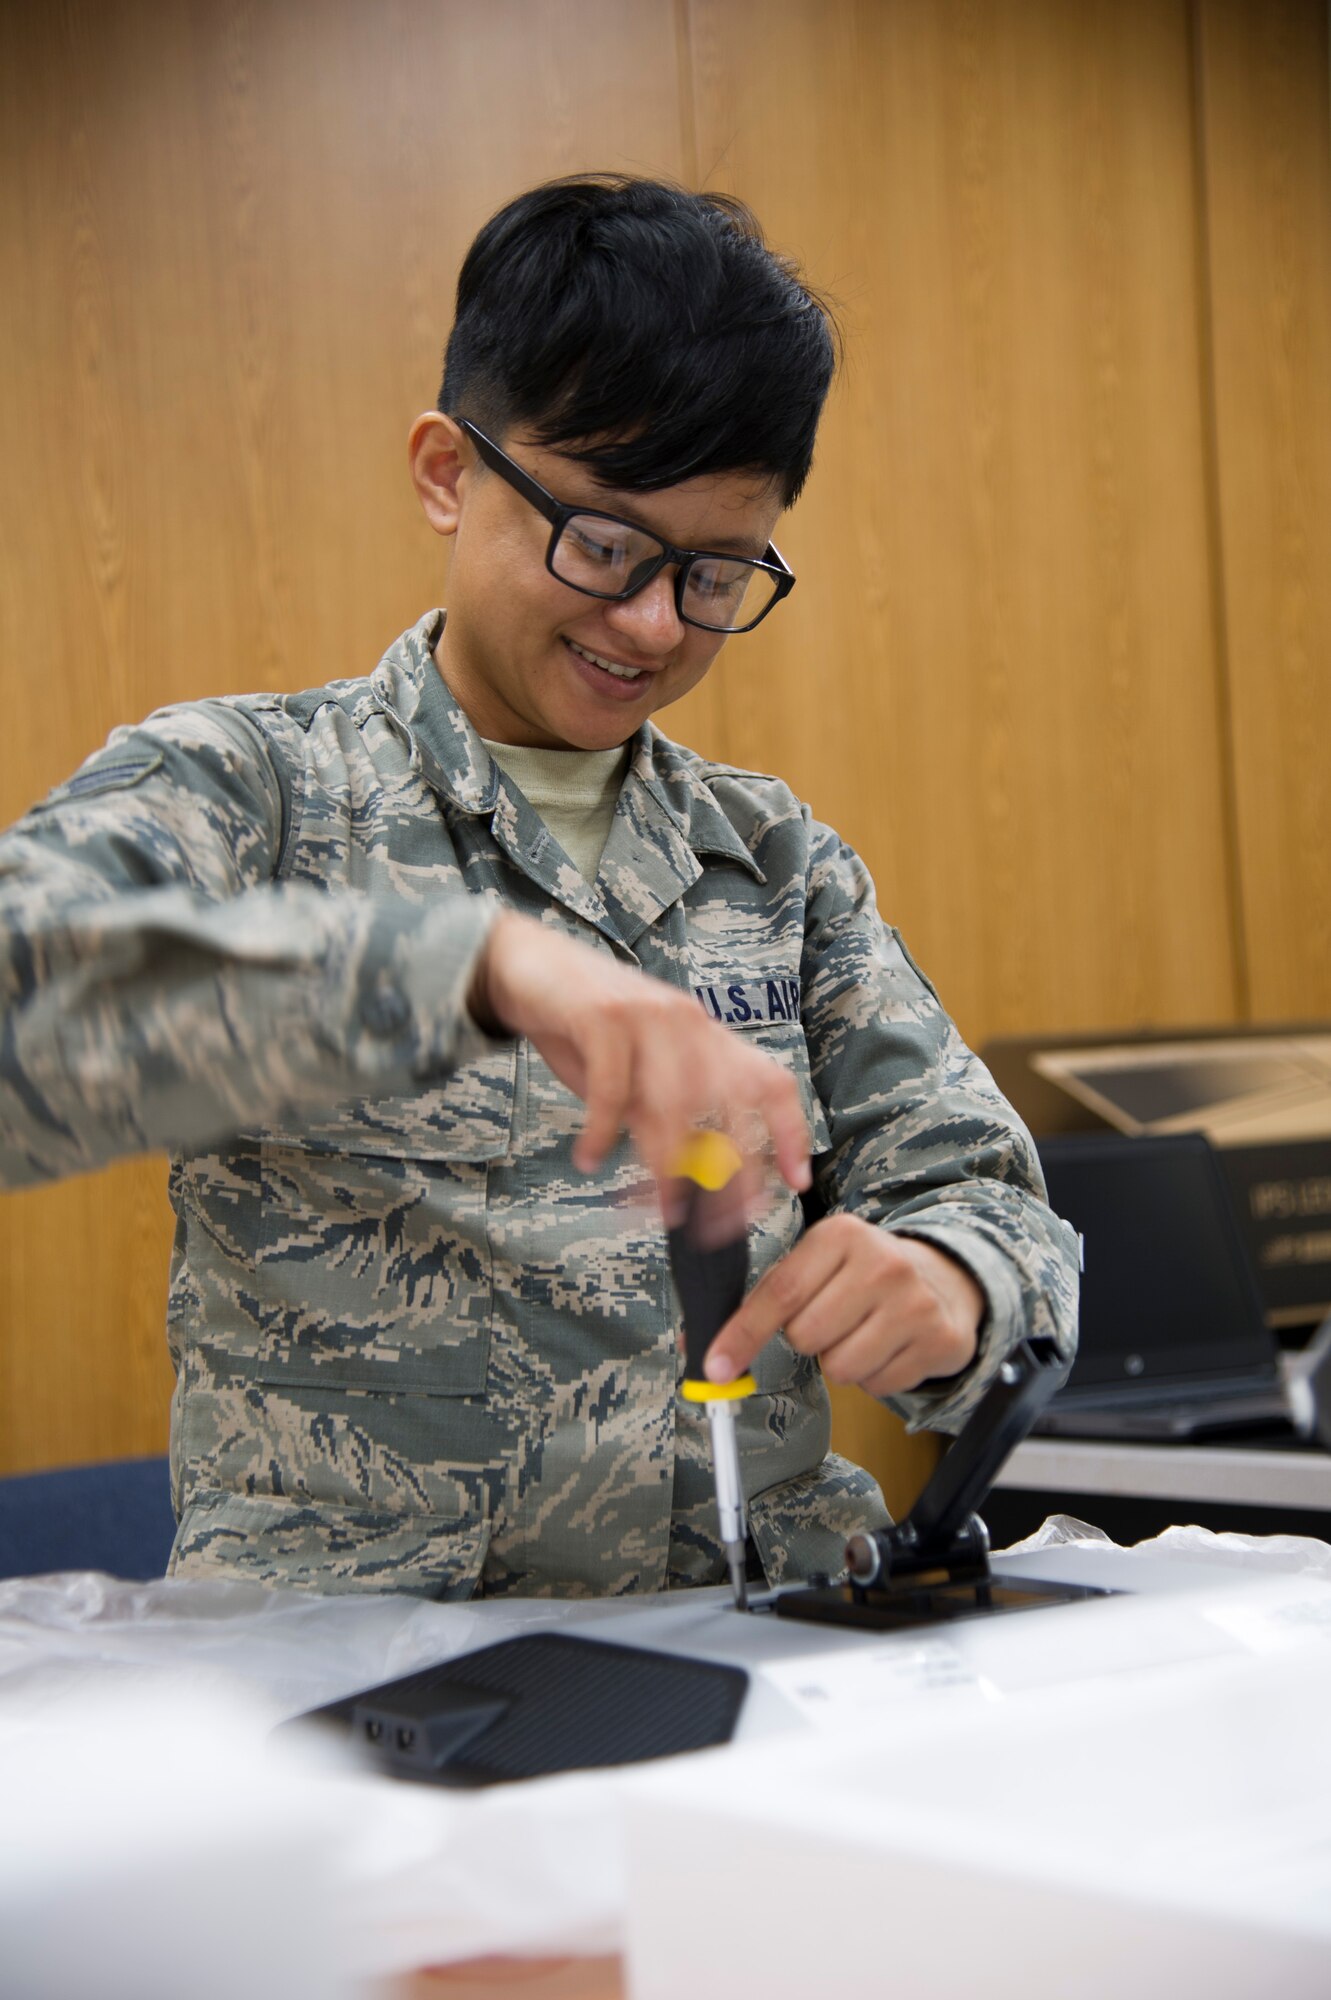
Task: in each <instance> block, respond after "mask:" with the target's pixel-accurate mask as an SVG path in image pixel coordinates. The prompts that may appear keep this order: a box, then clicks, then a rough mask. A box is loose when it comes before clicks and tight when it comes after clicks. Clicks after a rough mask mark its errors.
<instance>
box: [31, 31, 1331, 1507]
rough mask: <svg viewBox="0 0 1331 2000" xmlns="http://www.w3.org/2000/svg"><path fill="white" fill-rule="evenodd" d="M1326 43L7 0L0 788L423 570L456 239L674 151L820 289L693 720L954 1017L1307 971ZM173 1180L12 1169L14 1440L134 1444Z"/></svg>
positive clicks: (382, 637)
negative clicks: (818, 367) (825, 347)
mask: <svg viewBox="0 0 1331 2000" xmlns="http://www.w3.org/2000/svg"><path fill="white" fill-rule="evenodd" d="M1327 56H1328V51H1327V11H1326V6H1325V0H1192V4H1190V0H1101V4H1095V0H1084V3H1083V0H1079V4H1077V5H1075V6H1071V5H1068V4H1066V0H994V4H988V5H980V4H967V0H936V4H925V0H487V4H486V5H485V6H479V5H476V4H474V0H380V4H376V5H369V4H365V0H266V4H260V3H259V0H64V4H62V5H51V6H49V7H36V6H31V5H26V4H23V3H22V0H0V298H3V300H4V301H5V306H6V310H5V312H4V314H3V316H2V317H0V468H3V480H2V482H0V679H2V681H3V686H4V690H5V695H6V701H5V710H6V713H5V729H4V731H3V733H0V818H3V819H6V820H7V819H8V818H10V817H12V816H13V815H14V814H16V813H17V812H18V811H20V810H21V809H22V808H23V806H24V805H25V804H26V803H27V802H28V801H29V800H30V799H32V798H33V797H34V796H36V795H38V794H39V793H41V792H42V791H43V790H44V789H46V787H48V786H49V785H50V784H52V783H54V782H55V781H57V780H58V779H59V778H60V777H62V776H63V775H65V774H66V773H67V772H68V771H69V770H70V769H71V768H72V767H73V765H74V764H75V763H76V762H77V761H78V760H79V759H80V758H81V757H82V756H83V755H85V754H86V753H87V752H88V751H89V750H90V749H92V748H93V747H94V746H95V745H96V744H97V743H99V742H100V741H102V739H103V738H104V737H105V735H106V733H107V731H108V730H109V729H110V728H111V727H112V726H113V725H114V724H116V723H118V722H122V721H127V720H132V719H134V718H136V717H137V716H140V715H142V714H143V713H145V712H147V711H148V710H149V709H151V708H153V707H154V706H157V705H159V704H161V703H163V702H167V701H174V700H180V699H184V698H189V697H192V696H197V695H200V694H203V693H217V692H223V691H227V690H238V689H245V688H256V687H259V686H278V687H289V688H295V687H299V686H303V685H307V684H309V683H312V682H314V681H317V680H321V679H325V678H328V677H330V676H333V675H338V674H349V673H358V672H362V671H364V670H365V668H366V667H367V665H369V664H370V663H372V662H373V661H374V660H375V659H377V657H378V655H379V653H380V652H381V650H382V649H383V646H384V645H385V644H386V642H387V641H388V640H389V639H391V638H392V637H393V636H394V635H395V634H396V633H397V632H398V631H399V630H401V628H402V627H403V626H404V625H405V624H407V623H408V622H409V620H411V619H412V618H413V617H414V616H416V615H417V613H418V612H419V611H420V610H421V609H422V608H423V607H424V606H426V605H427V604H428V603H431V602H435V601H438V599H439V597H440V595H441V576H440V561H439V548H438V544H437V542H436V541H435V539H434V537H433V536H432V535H431V534H430V532H429V530H428V529H427V528H426V527H425V525H424V523H423V522H422V521H421V520H420V519H419V518H418V516H417V513H416V510H415V502H414V500H413V498H412V496H411V493H410V489H409V486H408V482H407V478H406V471H405V453H404V439H405V435H406V430H407V427H408V424H409V423H410V420H411V418H412V417H413V416H414V415H415V414H416V412H417V411H418V410H419V409H421V408H423V407H425V406H426V405H428V404H429V403H430V402H432V400H433V397H434V393H435V390H436V387H437V378H438V372H439V357H440V353H441V350H442V345H443V340H444V337H445V334H446V331H447V325H448V320H449V314H450V303H451V291H452V284H453V279H454V275H455V272H456V268H457V264H458V261H459V259H460V257H461V254H462V252H463V250H464V249H465V246H466V244H467V242H468V241H469V240H470V237H471V235H472V234H473V232H474V230H475V228H476V227H477V225H478V224H479V223H480V222H481V221H482V220H483V219H484V217H485V216H486V215H487V214H488V213H490V212H491V211H492V210H493V208H494V207H496V206H497V205H498V204H499V202H501V201H502V200H503V199H504V198H506V197H507V196H508V195H510V194H511V193H513V192H515V191H516V190H517V189H519V188H521V187H522V186H524V185H527V184H529V183H530V182H532V181H535V180H537V179H540V178H543V177H545V176H547V175H550V174H554V173H559V172H565V171H569V170H572V169H575V168H579V167H591V166H612V167H619V168H629V169H634V170H639V171H647V172H659V173H664V174H668V175H671V176H675V177H679V178H683V179H684V180H686V181H689V182H692V183H695V184H702V185H709V186H716V187H723V188H728V189H731V190H734V191H735V192H738V193H740V194H742V195H743V196H744V197H745V198H746V199H747V200H749V201H750V202H751V203H752V205H753V206H754V207H755V209H756V210H757V211H758V213H759V215H760V216H761V217H762V218H763V221H764V223H765V225H766V227H767V229H768V232H769V235H770V236H771V237H772V238H773V240H774V241H775V242H776V243H777V244H778V245H780V246H781V247H783V248H786V249H789V250H791V251H793V252H794V253H796V254H797V255H798V256H799V257H800V258H801V260H802V261H803V263H804V264H805V266H806V268H807V269H808V271H809V272H810V274H811V275H812V277H813V278H814V280H815V281H816V282H817V283H819V284H820V285H821V286H823V287H824V288H825V289H826V290H827V291H829V292H830V293H831V294H833V295H834V297H835V298H836V299H837V300H838V301H839V302H840V305H841V308H842V313H843V317H844V320H845V324H846V329H847V335H848V361H847V366H846V369H845V372H844V374H843V376H842V378H841V381H840V383H839V385H838V387H837V389H836V391H835V393H834V398H833V402H832V406H831V408H830V411H829V415H828V418H827V422H826V425H825V430H824V436H823V439H822V442H821V444H820V449H819V456H818V463H817V466H816V469H815V473H814V477H813V480H812V482H811V485H810V488H809V490H808V493H807V496H806V497H805V499H804V500H803V501H802V502H801V503H800V505H799V507H798V508H797V509H796V510H795V512H794V514H793V516H792V518H791V520H790V521H789V523H788V524H787V526H786V529H785V532H784V535H783V542H782V545H783V547H784V548H785V549H786V551H787V553H788V554H789V556H790V558H791V560H792V562H793V564H794V566H795V568H796V569H797V570H798V571H799V573H800V578H801V581H800V587H799V589H798V590H797V591H796V592H795V594H794V596H793V597H792V598H791V600H790V603H789V604H788V605H787V606H785V607H783V609H782V611H781V613H780V614H779V615H778V617H776V618H774V619H773V620H772V621H770V623H769V625H767V626H766V627H764V628H763V631H762V632H761V633H760V634H758V635H755V637H754V638H752V639H749V640H744V641H739V642H736V643H735V644H734V645H732V646H731V648H730V649H729V650H728V651H727V652H726V654H725V655H723V657H722V659H721V661H720V662H719V663H718V665H717V667H716V669H715V670H714V672H713V674H712V675H711V676H710V678H709V679H708V681H707V682H706V683H705V684H704V685H703V686H702V687H701V688H700V689H699V690H697V691H696V692H695V694H694V695H692V696H690V697H689V699H688V700H687V702H685V703H684V704H681V706H680V708H679V709H678V710H676V711H674V713H673V716H672V717H671V723H672V726H673V727H675V729H676V732H677V733H678V734H680V735H682V736H683V737H684V738H685V740H687V741H692V742H694V743H696V744H697V745H698V746H699V747H700V748H703V749H705V750H707V751H710V752H712V753H714V754H717V755H720V756H723V757H726V758H729V759H732V760H734V761H737V762H741V763H748V764H750V765H755V766H757V767H759V768H763V769H777V770H780V771H781V772H782V774H783V775H785V776H786V777H788V778H789V779H790V780H791V782H792V783H793V784H794V785H795V786H796V788H797V789H799V790H800V791H802V792H803V794H804V795H805V796H806V797H808V798H809V799H810V800H811V802H812V803H813V805H814V807H815V809H816V810H817V811H818V812H819V813H820V814H821V815H822V816H823V817H825V818H827V819H830V820H831V821H832V822H833V823H835V824H836V825H837V826H839V827H840V828H841V830H842V831H843V832H844V834H845V835H846V837H847V838H848V839H850V840H852V841H853V842H854V843H855V844H856V845H857V846H858V847H859V848H860V849H861V850H862V852H863V853H864V854H865V856H866V858H867V859H868V861H869V863H870V865H871V867H872V868H873V870H874V873H875V876H876V878H877V880H878V883H879V890H880V899H881V901H882V904H883V906H884V909H885V910H886V911H887V913H888V914H889V915H890V916H891V918H892V919H893V920H894V921H896V922H898V923H900V924H901V926H902V927H903V929H904V930H905V931H906V934H907V936H908V938H909V939H910V941H911V943H912V946H913V948H914V949H915V950H916V952H917V954H918V956H919V957H920V958H921V959H922V960H923V962H924V963H925V964H926V965H927V966H928V967H929V969H930V971H931V972H932V973H933V975H934V976H935V978H936V980H937V982H938V984H939V985H940V987H941V990H942V992H943V994H944V997H945V998H946V999H947V1001H948V1002H949V1004H950V1006H951V1008H952V1010H953V1012H954V1013H955V1014H956V1016H957V1018H958V1020H959V1021H960V1023H961V1026H962V1028H963V1030H964V1031H965V1032H966V1033H967V1035H968V1036H969V1037H970V1038H971V1039H972V1040H979V1039H983V1038H984V1037H985V1036H987V1035H989V1034H992V1033H997V1032H1002V1031H1020V1030H1027V1031H1034V1030H1045V1029H1060V1028H1065V1029H1069V1030H1072V1029H1077V1028H1087V1027H1093V1026H1117V1025H1123V1026H1131V1025H1134V1024H1138V1023H1143V1024H1146V1023H1149V1024H1154V1025H1159V1024H1173V1023H1180V1024H1181V1023H1188V1022H1202V1021H1227V1020H1232V1019H1241V1018H1249V1017H1254V1018H1262V1017H1278V1016H1292V1015H1305V1016H1306V1015H1311V1014H1316V1013H1319V1012H1331V896H1329V895H1328V886H1329V881H1328V878H1329V877H1331V804H1328V786H1327V783H1326V778H1325V752H1324V748H1323V744H1324V739H1325V717H1326V716H1327V714H1328V713H1331V546H1329V544H1331V425H1329V424H1328V421H1327V419H1328V414H1329V412H1328V407H1327V406H1328V399H1329V398H1331V388H1329V386H1328V384H1329V383H1331V145H1329V138H1331V113H1329V108H1328V60H1327ZM162 1187H163V1175H162V1170H161V1166H160V1163H155V1162H149V1163H135V1164H130V1165H126V1166H123V1167H119V1168H115V1169H113V1170H111V1171H110V1172H108V1173H106V1174H103V1175H99V1176H96V1177H94V1178H93V1179H91V1180H89V1181H86V1182H82V1183H74V1184H71V1185H69V1186H67V1187H63V1188H59V1189H52V1190H43V1191H41V1192H37V1193H27V1194H17V1195H11V1196H7V1197H4V1198H3V1200H0V1470H14V1469H20V1468H24V1467H29V1466H36V1465H41V1464H48V1463H57V1462H66V1461H69V1460H74V1459H81V1458H85V1457H87V1458H92V1457H101V1456H111V1455H116V1454H118V1453H122V1452H132V1451H149V1450H156V1449H160V1448H161V1446H162V1444H163V1442H164V1438H165V1425H166V1402H167V1393H168V1388H169V1382H168V1375H167V1369H166V1363H165V1359H164V1350H163V1346H162V1338H161V1319H162V1310H163V1304H164V1297H165V1261H166V1253H167V1245H168V1240H169V1226H168V1225H169V1218H168V1216H167V1214H166V1209H165V1202H164V1198H163V1193H162ZM861 1406H862V1407H861ZM838 1425H839V1435H840V1439H841V1441H842V1443H843V1445H844V1446H845V1447H846V1448H848V1449H852V1450H858V1451H859V1452H861V1453H862V1454H863V1455H864V1456H866V1457H868V1458H870V1459H873V1460H875V1461H877V1462H878V1463H879V1464H880V1465H883V1464H884V1463H886V1469H887V1473H888V1479H889V1485H890V1487H891V1497H893V1498H894V1499H896V1500H897V1501H898V1503H901V1502H902V1501H904V1499H906V1498H908V1497H909V1489H910V1487H911V1485H912V1484H913V1483H914V1481H915V1480H916V1479H917V1478H918V1468H919V1464H920V1463H921V1460H920V1459H919V1457H918V1456H917V1457H916V1458H915V1459H911V1458H910V1457H909V1456H908V1455H907V1454H905V1453H904V1450H903V1447H902V1446H901V1444H900V1441H899V1440H895V1439H894V1441H893V1443H892V1446H891V1450H890V1453H889V1456H888V1458H887V1460H886V1461H885V1460H884V1458H883V1453H884V1451H885V1450H886V1449H887V1448H886V1447H885V1446H884V1442H883V1440H884V1437H885V1436H886V1435H887V1433H886V1432H885V1431H884V1429H883V1427H882V1425H881V1424H880V1423H879V1422H878V1420H877V1413H875V1412H874V1411H873V1410H872V1408H871V1407H870V1406H868V1405H867V1404H866V1403H865V1402H864V1399H862V1398H860V1399H853V1400H851V1401H847V1400H846V1399H842V1400H841V1402H840V1403H839V1408H838Z"/></svg>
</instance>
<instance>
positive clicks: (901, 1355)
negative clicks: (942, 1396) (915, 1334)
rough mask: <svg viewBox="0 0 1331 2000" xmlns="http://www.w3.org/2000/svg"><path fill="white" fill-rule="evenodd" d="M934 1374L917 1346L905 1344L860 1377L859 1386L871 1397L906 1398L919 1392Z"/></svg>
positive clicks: (914, 1343) (910, 1341)
mask: <svg viewBox="0 0 1331 2000" xmlns="http://www.w3.org/2000/svg"><path fill="white" fill-rule="evenodd" d="M932 1372H933V1371H932V1370H931V1368H930V1367H929V1365H928V1362H927V1361H926V1360H925V1359H924V1358H923V1357H922V1355H921V1351H920V1348H919V1346H918V1344H917V1343H916V1342H915V1341H913V1340H909V1339H907V1340H903V1341H902V1342H901V1343H900V1345H899V1346H897V1347H895V1348H894V1349H893V1350H892V1351H891V1352H890V1353H888V1354H887V1355H886V1356H885V1358H884V1359H883V1360H882V1361H881V1362H880V1363H879V1365H878V1367H877V1368H875V1369H873V1370H872V1371H871V1372H870V1373H869V1374H867V1375H862V1376H860V1377H859V1378H858V1379H859V1386H860V1387H861V1388H862V1389H867V1390H868V1392H869V1394H870V1395H871V1396H904V1395H907V1394H909V1392H910V1391H911V1390H912V1389H918V1388H919V1386H920V1384H921V1382H923V1381H925V1380H926V1379H927V1378H928V1377H929V1375H930V1374H932Z"/></svg>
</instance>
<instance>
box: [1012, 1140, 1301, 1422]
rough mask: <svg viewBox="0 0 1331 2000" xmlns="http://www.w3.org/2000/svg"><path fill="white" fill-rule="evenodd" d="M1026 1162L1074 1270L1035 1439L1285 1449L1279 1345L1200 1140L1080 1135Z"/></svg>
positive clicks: (1044, 1145) (1047, 1146) (1043, 1146)
mask: <svg viewBox="0 0 1331 2000" xmlns="http://www.w3.org/2000/svg"><path fill="white" fill-rule="evenodd" d="M1039 1153H1040V1160H1041V1163H1042V1165H1043V1167H1044V1170H1045V1178H1046V1180H1047V1182H1048V1186H1049V1200H1050V1203H1051V1205H1052V1207H1053V1208H1054V1210H1055V1212H1056V1213H1057V1214H1059V1215H1061V1216H1064V1217H1065V1218H1066V1219H1067V1221H1069V1222H1070V1223H1071V1224H1072V1225H1073V1227H1074V1228H1075V1229H1076V1230H1078V1231H1079V1232H1080V1234H1081V1236H1082V1239H1083V1245H1084V1269H1083V1272H1082V1289H1081V1340H1080V1345H1079V1348H1078V1353H1077V1359H1076V1361H1075V1362H1074V1364H1073V1367H1072V1372H1071V1374H1070V1375H1069V1377H1068V1380H1067V1382H1066V1383H1065V1384H1064V1386H1063V1387H1062V1388H1061V1389H1060V1390H1059V1391H1058V1393H1057V1394H1056V1395H1055V1396H1054V1398H1053V1399H1052V1401H1051V1402H1050V1403H1049V1404H1048V1405H1047V1407H1046V1409H1045V1411H1044V1413H1043V1415H1042V1416H1041V1417H1040V1418H1039V1419H1038V1421H1037V1422H1036V1425H1035V1429H1036V1431H1038V1432H1041V1433H1043V1434H1044V1435H1045V1436H1051V1435H1052V1436H1062V1437H1099V1438H1121V1439H1124V1440H1129V1439H1139V1438H1141V1439H1157V1440H1161V1441H1169V1440H1174V1441H1184V1440H1193V1441H1201V1440H1204V1439H1215V1440H1220V1439H1223V1438H1226V1437H1232V1438H1242V1437H1261V1436H1267V1435H1269V1436H1272V1437H1287V1438H1289V1439H1291V1440H1292V1439H1293V1436H1294V1427H1293V1424H1292V1422H1291V1418H1290V1406H1289V1401H1288V1397H1287V1395H1286V1392H1285V1388H1284V1383H1283V1378H1282V1374H1281V1369H1280V1356H1279V1350H1278V1348H1277V1346H1276V1343H1275V1341H1274V1339H1273V1337H1272V1335H1271V1333H1270V1332H1269V1330H1268V1328H1267V1325H1266V1321H1265V1318H1264V1316H1263V1309H1262V1299H1261V1295H1260V1293H1259V1291H1258V1289H1257V1280H1256V1277H1255V1275H1254V1273H1253V1270H1252V1266H1251V1264H1250V1263H1249V1260H1248V1255H1247V1252H1246V1250H1245V1248H1244V1245H1243V1241H1242V1238H1241V1237H1240V1235H1239V1230H1238V1225H1237V1222H1236V1220H1235V1217H1234V1213H1233V1209H1232V1208H1231V1205H1230V1200H1229V1194H1228V1190H1227V1188H1226V1185H1225V1182H1224V1179H1223V1177H1222V1175H1221V1172H1220V1167H1219V1163H1218V1162H1217V1160H1216V1157H1215V1155H1214V1153H1213V1152H1212V1150H1211V1147H1210V1145H1209V1144H1208V1142H1207V1141H1206V1139H1204V1138H1203V1137H1202V1135H1201V1134H1200V1133H1194V1132H1187V1133H1178V1134H1172V1135H1170V1136H1169V1137H1166V1138H1125V1137H1122V1136H1120V1135H1118V1134H1086V1135H1080V1136H1077V1137H1063V1138H1056V1139H1045V1140H1042V1141H1040V1142H1039Z"/></svg>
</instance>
